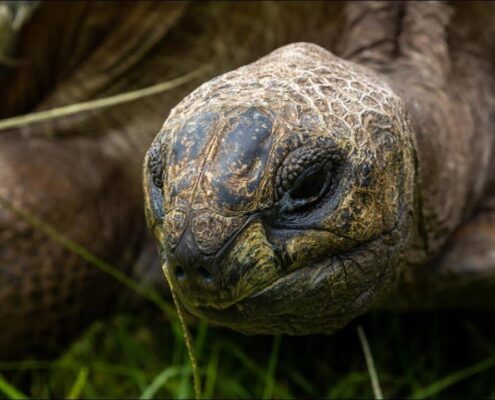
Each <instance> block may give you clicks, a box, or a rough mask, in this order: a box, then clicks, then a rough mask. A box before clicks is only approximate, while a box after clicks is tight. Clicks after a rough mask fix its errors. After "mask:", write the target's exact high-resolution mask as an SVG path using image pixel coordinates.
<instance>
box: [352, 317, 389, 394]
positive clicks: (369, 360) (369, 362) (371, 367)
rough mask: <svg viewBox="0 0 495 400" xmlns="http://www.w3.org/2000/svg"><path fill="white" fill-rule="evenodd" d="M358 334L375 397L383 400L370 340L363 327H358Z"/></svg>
mask: <svg viewBox="0 0 495 400" xmlns="http://www.w3.org/2000/svg"><path fill="white" fill-rule="evenodd" d="M357 333H358V336H359V341H360V342H361V347H362V348H363V353H364V358H365V359H366V366H367V368H368V373H369V375H370V380H371V387H372V389H373V395H374V396H375V399H377V400H378V399H383V394H382V388H381V387H380V381H379V380H378V374H377V372H376V368H375V362H374V361H373V355H372V354H371V349H370V345H369V344H368V339H366V334H365V333H364V330H363V328H362V327H361V325H358V327H357Z"/></svg>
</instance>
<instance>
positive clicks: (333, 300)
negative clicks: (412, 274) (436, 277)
mask: <svg viewBox="0 0 495 400" xmlns="http://www.w3.org/2000/svg"><path fill="white" fill-rule="evenodd" d="M412 154H413V152H412V145H411V142H410V132H409V128H408V124H407V120H406V117H405V113H404V109H403V106H402V104H401V101H400V99H399V98H398V97H397V96H396V95H395V94H394V92H393V91H392V90H391V88H390V87H389V85H388V84H387V83H386V80H385V79H384V78H381V77H380V76H379V75H377V74H375V73H372V72H371V71H369V70H367V69H366V68H365V67H362V66H359V65H355V64H352V63H350V62H347V61H344V60H341V59H339V58H337V57H335V56H334V55H332V54H331V53H329V52H327V51H326V50H324V49H322V48H320V47H318V46H315V45H311V44H303V43H300V44H292V45H288V46H285V47H283V48H280V49H278V50H276V51H274V52H273V53H271V54H270V55H268V56H266V57H264V58H262V59H260V60H258V61H257V62H255V63H253V64H250V65H247V66H244V67H242V68H240V69H237V70H235V71H232V72H229V73H227V74H225V75H222V76H219V77H217V78H215V79H213V80H211V81H209V82H207V83H205V84H203V85H202V86H200V87H199V88H198V89H197V90H195V91H194V92H193V93H192V94H190V95H189V96H187V97H186V98H185V99H184V100H183V101H182V102H181V103H180V104H179V105H177V106H176V107H175V108H174V109H173V110H172V111H171V113H170V116H169V118H168V119H167V120H166V122H165V124H164V126H163V129H162V130H161V132H160V133H159V134H158V135H157V137H156V138H155V140H154V142H153V144H152V145H151V148H150V149H149V151H148V153H147V157H146V161H145V183H144V187H145V193H146V214H147V219H148V224H149V226H150V228H151V230H152V232H153V234H154V235H155V237H156V239H157V240H158V243H159V245H160V250H161V257H162V258H163V262H164V264H166V268H167V269H168V270H167V275H169V277H170V280H171V283H172V285H173V287H174V289H175V291H176V293H177V295H178V298H179V299H180V301H181V302H182V303H183V304H184V306H185V307H186V308H187V309H188V310H189V311H190V312H192V313H193V314H196V315H199V316H203V317H206V318H207V319H208V320H210V321H212V322H214V323H217V324H221V325H226V326H230V327H232V328H234V329H236V330H238V331H241V332H245V333H288V334H308V333H329V332H332V331H334V330H336V329H338V328H339V327H341V326H342V325H344V324H345V323H347V322H348V321H350V320H351V319H352V318H353V317H355V316H357V315H359V314H361V313H363V312H364V311H366V310H367V309H368V308H369V307H370V306H371V305H372V304H373V302H374V301H376V300H377V299H378V298H379V297H380V296H381V295H383V294H384V293H385V292H387V289H389V288H390V287H392V286H393V283H394V281H395V280H396V277H397V275H398V272H399V271H400V266H401V258H402V257H401V255H402V253H403V250H404V248H405V247H406V246H407V245H408V242H409V236H410V234H409V232H410V231H411V225H412V218H411V216H412V210H413V204H412V203H413V201H412V198H413V165H414V162H413V158H412V157H413V156H412Z"/></svg>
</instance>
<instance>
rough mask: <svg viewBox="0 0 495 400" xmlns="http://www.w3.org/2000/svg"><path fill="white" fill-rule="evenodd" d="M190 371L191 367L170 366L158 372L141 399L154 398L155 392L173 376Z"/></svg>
mask: <svg viewBox="0 0 495 400" xmlns="http://www.w3.org/2000/svg"><path fill="white" fill-rule="evenodd" d="M189 372H190V368H189V367H170V368H167V369H164V370H163V371H162V372H161V373H160V374H158V375H157V376H156V377H155V379H153V381H152V382H151V383H150V384H149V386H148V387H147V388H146V389H145V390H144V391H143V393H142V394H141V397H140V399H141V400H144V399H152V398H153V397H154V396H155V394H156V393H157V392H158V390H160V388H162V387H163V386H164V385H165V384H166V383H167V382H168V381H169V380H170V379H171V378H173V377H174V376H178V375H181V374H187V373H189Z"/></svg>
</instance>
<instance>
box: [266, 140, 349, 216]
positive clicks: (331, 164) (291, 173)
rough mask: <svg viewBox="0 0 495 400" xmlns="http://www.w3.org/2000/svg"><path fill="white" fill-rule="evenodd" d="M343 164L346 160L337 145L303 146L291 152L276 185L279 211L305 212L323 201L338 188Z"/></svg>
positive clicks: (277, 177)
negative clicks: (343, 159) (338, 178)
mask: <svg viewBox="0 0 495 400" xmlns="http://www.w3.org/2000/svg"><path fill="white" fill-rule="evenodd" d="M341 163H342V157H341V155H340V152H338V151H337V149H336V146H335V145H333V143H330V144H329V145H327V146H323V145H320V146H315V147H313V146H311V147H300V148H298V149H296V150H294V151H293V152H291V153H289V155H288V156H286V158H285V159H284V161H283V162H282V164H281V165H280V167H279V169H278V171H277V175H276V179H275V182H274V183H275V201H276V202H277V203H278V212H279V213H280V214H288V213H291V212H293V211H303V210H304V209H306V208H308V207H309V206H311V205H314V204H316V203H317V202H319V201H320V200H321V199H322V198H323V197H324V196H325V195H326V194H327V193H328V192H329V190H331V188H333V187H334V183H335V181H336V176H337V172H338V169H339V165H340V164H341Z"/></svg>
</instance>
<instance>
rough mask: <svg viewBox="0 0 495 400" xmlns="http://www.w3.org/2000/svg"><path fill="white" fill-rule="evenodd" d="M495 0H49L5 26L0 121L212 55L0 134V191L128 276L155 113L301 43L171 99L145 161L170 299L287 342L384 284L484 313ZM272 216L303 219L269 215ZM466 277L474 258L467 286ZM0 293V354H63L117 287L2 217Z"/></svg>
mask: <svg viewBox="0 0 495 400" xmlns="http://www.w3.org/2000/svg"><path fill="white" fill-rule="evenodd" d="M490 8H493V5H490V4H485V3H477V4H470V5H467V4H463V3H461V4H453V5H452V6H448V5H446V4H443V5H442V4H437V3H426V4H421V3H412V4H409V3H387V4H384V3H381V2H377V3H356V4H354V3H344V4H333V3H309V2H308V3H295V2H290V3H288V4H280V3H276V4H273V3H263V2H262V3H249V4H232V3H216V4H204V3H202V4H192V5H187V4H186V3H177V4H172V3H159V2H158V3H150V2H139V3H135V4H134V3H133V4H132V6H131V5H130V3H129V4H127V6H126V7H125V9H124V8H122V7H120V6H119V4H117V3H107V2H105V3H103V2H97V3H91V2H89V3H87V2H75V3H60V4H54V3H51V2H47V3H44V4H42V6H41V7H40V8H39V10H37V12H36V13H35V14H34V15H33V18H32V19H31V20H30V21H29V23H28V24H26V26H25V29H24V30H23V32H22V35H21V37H20V38H19V43H20V46H19V51H18V54H17V56H19V58H21V59H25V60H26V61H27V62H26V63H23V64H21V67H18V68H15V69H14V70H12V72H11V73H10V74H6V75H5V74H4V75H0V79H2V80H0V85H1V86H2V99H1V103H2V107H0V116H1V117H2V118H5V117H9V116H13V115H16V114H21V113H26V112H29V111H32V110H43V109H49V108H53V107H57V106H61V105H65V104H71V103H75V102H80V101H86V100H91V99H95V98H99V97H105V96H109V95H112V94H116V93H121V92H124V91H127V90H134V89H138V88H141V87H145V86H148V85H151V84H153V83H157V82H162V81H165V80H167V79H171V78H174V77H177V76H180V75H182V74H184V73H187V72H190V71H192V70H195V69H196V68H197V67H200V66H204V65H205V64H206V63H212V60H214V62H213V63H212V65H211V68H210V69H209V70H208V71H207V72H206V73H205V74H204V75H203V76H201V77H199V78H197V79H196V80H193V81H191V82H190V83H188V84H186V85H183V86H181V87H178V88H176V89H173V90H171V91H168V92H165V93H162V94H158V95H154V96H150V97H148V98H145V99H140V100H139V101H135V102H131V103H127V104H123V105H119V106H115V107H112V108H107V109H101V110H95V111H91V112H88V113H82V114H78V115H72V116H70V117H63V118H58V119H55V120H51V121H47V122H42V123H36V124H30V125H27V126H24V127H22V128H20V129H16V130H10V131H2V132H0V166H1V168H0V196H2V197H5V198H7V199H8V200H9V201H10V202H11V203H12V204H13V205H14V206H16V207H18V208H22V209H26V210H28V211H29V212H31V213H32V214H34V215H36V216H38V217H39V218H41V219H42V220H44V221H46V222H48V223H49V224H51V225H52V226H54V227H55V228H57V229H58V230H60V231H61V232H63V233H64V234H65V235H67V236H68V237H70V238H71V239H73V240H75V241H76V242H78V243H80V244H82V245H83V246H85V247H87V248H88V249H89V250H91V251H92V252H94V253H95V254H97V255H98V256H100V257H102V258H104V259H106V260H108V261H110V262H112V263H113V264H114V265H117V266H118V267H119V268H121V269H122V270H124V271H127V272H128V273H133V274H134V275H135V276H138V277H140V276H142V275H143V270H148V269H149V266H146V265H145V266H144V267H143V266H142V265H141V261H142V260H143V259H144V260H147V257H142V256H141V257H140V254H141V253H142V251H141V250H142V249H144V248H146V249H148V248H149V246H148V245H147V244H145V243H147V241H146V234H145V230H144V220H143V217H142V212H141V211H140V210H141V208H142V195H141V193H140V188H141V173H140V169H141V164H142V158H143V156H144V153H145V152H146V150H147V148H148V147H149V144H150V142H151V141H152V138H153V136H154V135H155V134H156V132H157V131H158V130H159V128H160V125H161V124H162V123H163V120H164V119H165V118H166V116H167V114H168V112H169V110H170V109H171V108H172V107H173V106H174V105H175V104H177V102H179V100H180V99H181V98H183V97H184V95H185V94H187V93H190V92H191V91H192V90H193V89H194V88H195V87H197V86H198V85H199V84H200V83H202V82H205V81H207V80H208V79H210V78H212V77H213V76H216V75H219V74H221V73H223V72H225V71H229V70H232V69H234V68H237V67H239V66H241V65H246V64H248V63H250V62H253V61H255V60H256V59H258V58H259V57H262V56H264V55H266V54H268V53H270V52H271V51H272V50H274V49H277V48H279V47H281V46H283V45H285V44H289V43H293V42H301V41H305V42H310V43H314V44H303V43H301V44H293V45H289V46H288V47H282V48H280V49H278V50H276V51H275V52H274V53H271V54H270V55H269V56H267V57H265V58H262V59H260V60H259V61H257V62H256V63H254V64H250V65H247V66H246V67H243V68H241V69H239V70H235V71H233V72H230V73H228V74H227V75H223V76H220V77H219V78H216V79H214V80H213V81H210V82H207V83H206V84H205V85H203V86H201V87H200V88H199V89H198V90H197V91H195V92H193V94H192V95H190V96H188V97H186V98H185V99H184V100H183V101H182V102H181V103H180V104H179V105H178V106H177V108H175V109H174V110H173V111H172V113H171V115H170V117H169V118H168V119H167V121H166V123H165V125H164V127H163V129H162V131H161V133H160V134H159V135H158V137H157V138H156V139H155V142H154V143H153V145H152V147H151V149H150V151H149V152H148V156H147V161H146V162H145V194H146V203H147V204H146V205H147V207H146V209H147V214H148V221H149V223H150V226H151V228H152V231H153V233H154V234H155V236H156V237H157V239H158V241H159V244H160V247H161V249H162V260H163V261H166V264H167V265H168V267H169V270H168V271H169V272H174V273H170V276H171V277H172V282H173V286H174V288H175V289H176V290H177V293H178V295H179V298H180V299H181V301H182V302H183V303H184V304H185V305H186V307H187V308H188V309H189V310H190V311H191V312H193V313H195V314H198V315H202V316H206V317H207V318H208V319H209V320H211V321H212V322H216V323H220V324H224V325H229V326H231V327H233V328H235V329H238V330H241V331H244V332H251V333H252V332H258V333H259V332H263V333H274V332H287V333H291V334H296V333H297V334H303V333H310V332H331V331H333V330H335V329H337V328H338V327H340V326H342V325H343V324H345V323H346V322H348V321H349V320H350V319H351V318H353V317H354V316H355V315H358V314H360V313H363V312H365V311H366V310H367V309H368V308H369V307H371V306H373V305H374V304H378V303H379V301H380V299H383V300H382V302H383V301H385V299H386V298H387V293H388V296H394V294H395V293H398V295H397V296H395V297H394V298H393V299H392V300H389V303H388V304H399V303H400V304H401V305H402V306H407V307H420V306H424V305H425V304H426V305H428V306H429V305H437V306H438V305H458V303H459V302H458V301H457V302H456V299H457V300H458V299H460V298H461V297H457V296H456V295H455V293H456V290H457V291H458V289H459V286H462V290H464V293H466V294H467V295H468V297H469V299H470V300H472V302H471V303H472V305H474V306H476V307H479V306H482V305H488V304H489V301H487V299H488V298H489V297H487V293H489V292H490V290H493V286H491V285H490V283H489V282H492V281H493V272H494V267H495V260H493V248H494V247H495V246H494V243H495V228H494V225H493V223H492V222H491V221H493V217H488V215H490V213H491V215H493V212H494V211H493V204H492V203H490V198H491V196H493V195H494V194H493V192H492V193H489V190H488V189H489V188H493V183H494V168H495V167H494V166H495V157H494V154H493V150H492V149H493V142H494V136H495V135H494V122H493V117H492V116H493V110H494V106H493V99H494V98H495V96H494V84H493V76H495V75H494V73H493V72H494V71H493V63H494V60H493V57H492V54H495V52H494V50H495V44H494V43H493V39H492V38H493V37H495V32H494V30H495V28H493V27H492V26H493V25H495V24H493V23H491V22H490V21H491V18H492V17H491V15H493V13H492V12H490V10H489V9H490ZM473 21H477V23H474V22H473ZM446 43H448V46H447V44H446ZM315 44H316V45H315ZM317 45H318V46H321V47H318V46H317ZM324 49H326V50H324ZM332 53H333V54H332ZM344 59H346V60H349V61H344ZM177 60H180V62H177ZM207 113H214V114H211V115H210V114H207ZM490 118H492V119H491V120H490ZM253 123H254V124H255V125H256V124H258V123H259V124H258V125H256V126H255V127H257V128H258V129H259V132H258V133H257V134H256V135H249V136H250V137H251V136H254V137H255V139H253V141H252V142H251V143H250V142H249V141H248V140H247V139H243V138H247V137H248V136H244V135H242V132H246V129H249V127H248V125H250V124H251V127H253V125H252V124H253ZM188 124H189V125H188ZM263 124H265V125H266V126H265V127H264V126H263ZM187 127H189V128H191V129H192V131H191V132H189V133H188V130H187ZM236 127H237V128H239V129H238V130H237V132H238V134H237V135H236V134H235V132H236ZM198 129H199V130H201V129H203V133H202V136H198V134H197V132H198ZM232 132H233V133H232ZM227 136H228V137H230V138H231V139H232V141H231V142H230V144H229V143H228V141H227V143H226V144H225V143H224V144H225V145H224V146H223V147H222V146H221V145H220V144H221V139H222V138H226V137H227ZM200 137H202V138H203V139H204V142H206V143H207V144H205V143H203V145H204V146H203V147H202V141H201V140H199V138H200ZM296 138H297V140H294V139H296ZM241 139H242V140H241ZM474 139H475V140H474ZM181 143H182V144H183V146H182V147H181V146H180V144H181ZM236 144H240V147H239V146H237V148H236ZM232 145H233V146H234V148H232V147H231V146H232ZM248 148H249V149H250V152H248V151H247V150H246V149H248ZM174 149H175V150H174ZM195 149H196V150H195ZM206 149H208V150H211V151H209V152H208V154H206V153H205V150H206ZM222 149H224V151H223V152H222ZM243 149H244V150H243ZM276 149H281V150H278V151H276ZM327 150H328V151H327ZM172 151H175V159H174V155H173V154H172ZM178 153H180V157H179V156H177V154H178ZM303 159H304V160H305V161H304V162H301V163H300V164H301V165H299V163H298V162H297V161H299V160H303ZM315 162H316V164H318V165H320V166H322V168H324V169H325V171H327V170H328V171H329V172H331V174H328V178H327V180H328V183H329V184H328V188H329V190H328V191H325V193H324V195H321V196H316V197H318V199H316V200H315V199H313V200H314V201H313V200H311V199H310V200H311V201H310V202H309V203H308V205H306V206H305V207H304V212H300V213H299V214H297V213H296V214H297V216H296V217H294V218H292V217H290V215H296V214H294V213H292V211H291V210H294V209H296V210H297V208H294V204H292V203H291V201H290V198H289V197H290V196H288V195H287V193H288V192H290V191H291V190H293V189H291V188H292V186H291V185H292V184H293V183H294V182H292V181H291V178H290V177H289V175H290V173H291V172H292V174H293V175H296V173H300V172H304V171H305V170H306V169H307V168H311V165H312V164H311V163H315ZM296 164H297V165H296ZM291 167H292V170H293V171H290V169H291ZM199 170H201V171H202V172H201V173H199ZM284 171H286V173H285V175H284ZM161 172H164V174H163V175H162V173H161ZM203 172H204V173H203ZM313 172H315V171H313ZM199 176H201V179H198V177H199ZM277 177H279V178H277ZM325 177H327V175H325ZM317 178H318V177H316V178H315V180H314V181H313V185H309V186H316V185H315V184H314V182H316V181H317V180H318V179H317ZM277 179H278V183H277ZM293 179H295V180H296V181H297V176H293ZM490 180H491V183H490ZM152 182H154V183H152ZM156 185H157V186H156ZM174 185H175V186H174ZM180 185H182V186H180ZM174 187H178V188H179V189H180V190H177V191H176V193H175V192H174ZM160 191H163V193H160ZM302 192H305V190H303V191H302ZM306 192H307V191H306ZM294 193H297V191H294ZM302 194H304V193H302ZM318 194H319V193H317V194H316V195H318ZM160 196H164V200H161V198H160ZM300 197H301V196H300ZM313 197H314V196H313ZM300 200H301V199H300ZM306 200H307V199H306ZM306 200H304V201H306ZM321 200H324V201H321ZM317 204H320V205H322V206H321V207H320V211H318V212H316V213H314V212H313V213H311V210H314V208H315V207H316V206H317ZM490 204H492V205H490ZM299 205H300V204H299ZM300 210H302V209H301V208H300ZM284 212H285V213H286V214H287V215H289V218H288V219H289V220H291V221H289V222H290V223H292V224H293V225H294V226H296V225H297V226H298V229H297V231H296V230H294V229H286V228H287V226H285V227H284V229H282V228H281V226H280V225H281V224H280V222H277V218H278V217H279V216H280V215H281V214H283V213H284ZM473 213H475V216H474V217H473ZM162 214H163V217H162ZM303 214H304V215H303ZM490 218H492V219H490ZM466 221H467V222H466ZM284 223H285V224H286V225H287V221H285V222H284ZM277 224H278V225H277ZM289 225H290V224H289ZM461 226H462V228H459V227H461ZM456 230H457V232H456ZM453 232H454V236H452V233H453ZM466 232H467V233H466ZM470 232H476V233H477V237H479V239H473V237H472V236H471V233H470ZM466 235H467V236H469V238H470V239H471V242H472V241H473V240H474V241H475V242H476V243H475V245H473V244H472V243H471V244H470V242H469V241H466V240H465V239H466ZM451 236H452V238H453V239H452V240H450V241H449V238H450V237H451ZM466 243H467V244H466ZM442 248H444V250H443V252H442ZM177 249H179V250H177ZM473 249H476V251H473ZM190 250H193V251H190ZM490 252H492V253H490ZM173 253H175V256H174V254H173ZM474 253H476V254H478V255H479V254H481V256H478V258H477V259H476V258H475V257H474V256H473V254H474ZM442 254H443V255H442ZM490 254H491V256H490ZM174 257H175V258H176V259H175V260H174ZM434 257H436V259H434ZM490 257H491V258H490ZM213 258H215V260H213ZM432 259H434V261H431V260H432ZM136 260H139V261H138V262H137V264H136ZM212 260H213V261H212ZM429 260H430V262H433V264H431V263H429ZM452 260H453V262H452ZM459 260H461V261H463V262H459ZM198 261H200V262H201V264H200V265H198ZM198 266H199V267H200V268H202V269H196V267H198ZM467 266H468V267H467ZM151 268H154V269H155V271H156V270H158V268H159V267H158V263H153V262H152V263H151ZM179 268H181V269H182V273H184V274H187V279H186V280H182V281H181V280H180V279H181V278H180V277H178V276H177V275H176V274H177V273H178V274H179V275H180V274H181V272H180V270H179ZM132 270H134V271H132ZM467 270H470V271H475V273H474V274H473V273H472V274H471V275H470V276H472V277H473V278H474V279H472V280H470V281H469V282H470V283H469V284H468V285H466V284H464V283H465V282H467V280H466V279H465V277H466V271H467ZM194 276H195V277H194ZM201 277H202V278H207V279H206V280H205V279H203V280H201V279H202V278H201ZM446 277H448V279H446ZM200 278H201V279H200ZM208 280H210V282H206V281H208ZM447 282H451V284H450V283H449V284H447ZM473 282H474V283H473ZM480 282H481V283H484V285H483V284H481V285H480ZM397 285H402V286H401V287H400V289H399V291H397V290H396V288H397ZM473 286H474V287H476V290H473ZM480 287H486V288H487V289H486V290H485V291H484V294H482V293H481V292H480V290H479V288H480ZM0 288H1V289H0V304H2V307H0V321H9V323H8V324H2V331H1V333H0V355H2V357H3V358H5V357H16V356H17V355H19V354H29V353H30V352H31V354H33V353H34V354H36V355H39V354H41V351H42V350H43V351H44V350H47V348H48V349H50V348H52V349H53V348H55V349H60V347H61V343H62V341H66V340H68V339H69V338H71V337H73V336H74V335H75V334H77V333H79V332H80V331H81V329H82V328H83V327H84V326H85V325H86V324H87V323H88V322H89V321H90V320H91V319H94V318H96V317H100V316H102V315H104V314H105V313H108V312H110V311H112V309H114V308H115V305H117V303H118V299H119V298H121V295H122V293H124V292H125V290H124V289H122V287H121V286H119V285H117V284H116V283H115V282H114V281H113V280H112V279H111V278H108V277H106V276H105V275H104V274H103V273H101V272H99V271H97V270H96V269H95V268H94V267H93V266H92V265H89V264H88V263H87V262H85V261H84V260H82V259H81V258H79V257H77V256H75V255H74V254H72V253H71V252H70V251H68V250H66V249H64V248H63V247H62V246H60V245H59V244H58V243H55V242H54V241H53V240H51V239H49V238H47V237H46V236H44V235H43V234H42V233H40V232H39V231H37V230H36V229H33V227H32V226H30V225H29V224H26V222H25V221H23V220H22V218H19V216H17V215H15V214H14V213H12V212H11V211H9V210H7V209H5V208H4V209H1V208H0ZM453 289H454V290H453ZM418 294H419V295H418ZM478 294H480V295H479V296H478ZM465 298H466V296H465V295H464V294H463V297H462V301H461V303H463V304H466V303H467V302H466V301H465ZM491 298H492V299H493V297H491ZM241 299H242V300H241Z"/></svg>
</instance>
